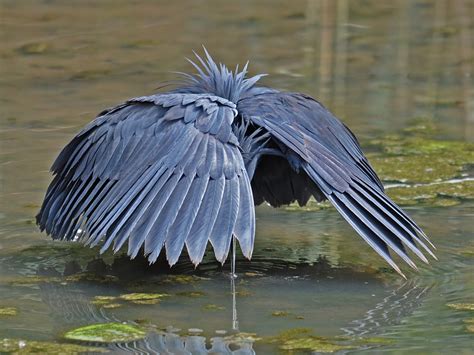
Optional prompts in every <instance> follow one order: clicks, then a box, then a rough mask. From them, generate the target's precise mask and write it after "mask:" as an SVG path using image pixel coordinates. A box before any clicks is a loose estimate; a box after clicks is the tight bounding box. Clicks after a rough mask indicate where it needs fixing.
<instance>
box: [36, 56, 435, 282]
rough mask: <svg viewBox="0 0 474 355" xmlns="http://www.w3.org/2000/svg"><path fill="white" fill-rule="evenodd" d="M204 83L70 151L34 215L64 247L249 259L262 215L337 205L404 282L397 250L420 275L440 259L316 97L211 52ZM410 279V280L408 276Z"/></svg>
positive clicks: (108, 119)
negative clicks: (234, 243)
mask: <svg viewBox="0 0 474 355" xmlns="http://www.w3.org/2000/svg"><path fill="white" fill-rule="evenodd" d="M196 57H197V60H198V64H196V63H194V62H192V61H190V62H191V64H192V65H193V66H194V68H195V69H196V70H197V73H196V74H184V73H181V74H182V75H183V77H184V84H183V85H182V86H181V87H178V88H177V89H174V90H172V91H170V92H167V93H159V94H155V95H151V96H143V97H138V98H134V99H130V100H128V101H126V102H125V103H123V104H121V105H118V106H116V107H114V108H111V109H108V110H105V111H103V112H102V113H101V114H99V116H98V117H97V118H96V119H95V120H94V121H92V122H91V123H89V124H88V125H86V126H85V127H84V128H83V129H82V130H81V131H80V132H79V133H78V134H77V135H76V137H74V138H73V139H72V141H71V142H70V143H69V144H68V145H67V146H66V147H65V148H64V149H63V150H62V152H61V153H60V154H59V156H58V158H57V159H56V161H55V162H54V164H53V166H52V171H53V174H54V175H55V178H54V179H53V181H52V182H51V184H50V186H49V188H48V191H47V193H46V196H45V199H44V202H43V205H42V207H41V210H40V212H39V214H38V216H37V223H38V224H39V226H40V228H41V230H45V231H46V232H47V233H48V234H50V235H52V237H53V238H55V239H63V240H74V241H76V240H78V241H82V242H84V243H85V244H88V245H91V246H94V245H97V244H99V243H102V248H101V251H104V250H106V249H107V248H109V247H110V246H113V249H114V251H117V250H119V249H120V248H121V247H122V246H123V245H124V244H125V243H128V254H129V255H130V257H132V258H134V257H135V256H136V255H137V254H138V253H139V251H140V250H141V249H142V248H143V249H144V253H145V255H148V258H149V260H150V262H154V261H156V259H157V258H158V256H159V255H160V253H161V250H162V249H165V252H166V256H167V259H168V262H169V263H170V265H173V264H174V263H176V262H177V261H178V258H179V256H180V254H181V251H182V249H183V248H184V247H185V246H186V249H187V251H188V255H189V256H190V258H191V260H192V262H193V263H194V264H195V265H197V264H199V263H200V262H201V260H202V258H203V256H204V253H205V250H206V246H207V244H208V241H209V242H210V243H211V244H212V246H213V248H214V253H215V256H216V258H217V260H219V261H220V262H222V263H223V262H224V261H225V260H226V258H227V255H228V252H229V249H230V245H231V239H232V237H233V236H234V237H236V239H237V240H238V241H239V244H240V247H241V249H242V251H243V253H244V255H245V256H246V257H248V258H250V257H251V255H252V250H253V245H254V238H255V209H254V205H258V204H260V203H262V202H264V201H266V202H268V203H269V204H270V205H272V206H275V207H278V206H281V205H285V204H289V203H292V202H295V201H297V202H298V203H299V204H300V205H305V204H306V203H307V201H308V200H309V198H310V197H311V196H314V197H315V198H316V199H317V200H318V201H322V200H323V199H328V200H329V201H330V202H331V203H332V204H333V205H334V206H335V207H336V209H337V211H338V212H339V213H340V214H341V215H342V217H344V218H345V219H346V221H347V222H348V223H349V224H350V225H351V226H352V227H353V228H354V229H355V231H356V232H357V233H358V234H359V235H360V236H361V237H362V238H363V239H364V240H365V241H366V242H367V243H368V244H369V245H370V246H371V247H372V248H373V249H374V250H375V251H376V252H377V253H378V254H379V255H380V256H382V257H383V258H384V259H385V260H386V261H387V262H388V263H389V264H390V265H391V266H392V267H393V268H394V269H395V270H396V271H397V272H399V273H400V274H402V272H401V270H400V268H399V267H398V266H397V265H396V263H395V262H394V261H393V259H392V257H391V255H390V250H392V251H393V252H395V253H396V254H397V255H398V256H399V257H400V258H401V259H402V260H404V261H405V262H406V263H407V264H408V265H410V266H411V267H413V268H416V265H415V263H414V262H413V261H412V260H411V258H410V256H409V255H408V253H407V249H409V250H410V251H411V252H413V253H414V254H415V255H416V256H417V257H418V258H420V259H421V260H422V261H424V262H428V260H427V258H426V257H425V255H424V254H423V252H426V253H428V254H430V255H431V256H433V257H434V254H433V252H432V251H431V249H430V248H432V247H433V245H432V244H431V243H430V242H429V240H428V238H427V237H426V235H425V234H424V233H423V231H422V230H421V228H420V227H418V226H417V224H416V223H415V222H414V221H413V220H412V219H411V218H410V217H409V216H408V215H406V214H405V213H404V212H403V211H402V210H401V209H400V208H399V207H398V206H397V205H396V204H395V203H393V202H392V201H391V200H390V199H389V198H388V197H387V196H386V195H385V193H384V189H383V185H382V183H381V181H380V179H379V178H378V176H377V174H376V173H375V171H374V170H373V169H372V167H371V166H370V164H369V162H368V161H367V159H366V158H365V156H364V154H363V152H362V150H361V148H360V145H359V143H358V141H357V139H356V138H355V136H354V135H353V134H352V132H351V131H350V130H349V129H348V128H347V127H346V126H345V125H344V124H343V123H342V122H341V121H339V120H338V119H337V118H336V117H335V116H334V115H332V114H331V113H330V112H329V111H328V110H327V109H326V108H325V107H324V106H322V105H321V104H320V103H318V102H317V101H316V100H314V99H313V98H311V97H309V96H306V95H303V94H299V93H288V92H281V91H278V90H274V89H270V88H266V87H262V86H257V82H258V80H259V79H260V78H261V77H262V76H263V75H257V76H254V77H249V78H247V76H246V75H247V65H245V66H244V68H243V70H241V71H239V70H238V67H237V68H236V69H235V71H234V72H232V71H230V70H229V69H227V67H226V66H224V65H222V64H217V63H215V62H214V60H213V59H212V58H211V56H210V55H209V53H208V52H207V51H206V50H205V59H202V58H201V57H200V56H198V55H196ZM402 275H403V274H402Z"/></svg>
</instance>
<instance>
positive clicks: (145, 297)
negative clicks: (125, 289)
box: [120, 293, 170, 302]
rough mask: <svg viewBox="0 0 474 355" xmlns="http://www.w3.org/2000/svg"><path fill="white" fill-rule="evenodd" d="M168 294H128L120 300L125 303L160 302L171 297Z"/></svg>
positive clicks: (121, 296)
mask: <svg viewBox="0 0 474 355" xmlns="http://www.w3.org/2000/svg"><path fill="white" fill-rule="evenodd" d="M169 296H170V295H169V294H167V293H126V294H123V295H120V298H121V299H122V300H125V301H131V302H136V301H150V300H160V299H161V298H164V297H169Z"/></svg>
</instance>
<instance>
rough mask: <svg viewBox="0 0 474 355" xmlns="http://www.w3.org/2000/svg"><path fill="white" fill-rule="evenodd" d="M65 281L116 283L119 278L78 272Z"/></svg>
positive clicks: (67, 277)
mask: <svg viewBox="0 0 474 355" xmlns="http://www.w3.org/2000/svg"><path fill="white" fill-rule="evenodd" d="M65 280H66V281H68V282H93V283H102V284H108V283H116V282H117V281H118V277H116V276H113V275H98V274H96V273H92V272H78V273H76V274H73V275H69V276H66V277H65Z"/></svg>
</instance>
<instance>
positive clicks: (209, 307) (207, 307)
mask: <svg viewBox="0 0 474 355" xmlns="http://www.w3.org/2000/svg"><path fill="white" fill-rule="evenodd" d="M202 308H203V309H204V310H206V311H223V310H225V307H223V306H218V305H217V304H206V305H205V306H204V307H202Z"/></svg>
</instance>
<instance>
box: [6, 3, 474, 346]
mask: <svg viewBox="0 0 474 355" xmlns="http://www.w3.org/2000/svg"><path fill="white" fill-rule="evenodd" d="M0 7H1V11H2V15H1V23H0V34H1V38H2V46H1V47H0V72H1V75H0V115H1V116H0V186H1V191H0V206H1V209H0V306H2V305H7V306H15V307H17V308H18V309H19V315H18V316H16V317H13V318H8V319H7V318H4V319H2V321H1V322H0V338H2V337H14V338H25V339H43V340H52V339H58V338H60V337H61V334H62V333H63V332H64V331H66V330H68V329H71V328H73V327H76V326H81V325H85V324H89V323H91V322H103V321H107V320H109V319H110V320H118V321H128V322H133V321H137V320H147V321H150V322H152V323H154V324H156V325H157V326H159V327H162V328H165V327H168V326H173V327H176V328H180V329H182V330H183V331H187V329H189V328H200V329H202V330H203V333H202V334H200V335H199V336H203V337H205V338H206V339H207V342H208V343H209V341H210V339H211V338H216V337H217V338H219V336H218V334H216V333H215V331H216V330H226V331H228V334H231V330H232V308H233V305H232V300H233V298H232V294H231V285H230V281H229V278H228V272H229V270H228V266H227V265H225V266H224V268H223V269H221V268H220V266H219V265H217V264H216V263H215V262H213V261H212V258H209V259H208V260H207V262H206V263H205V264H204V265H202V266H201V267H200V268H198V269H197V270H194V268H193V267H192V265H190V264H189V262H187V261H185V260H183V261H182V262H180V264H178V265H177V266H176V267H175V268H173V269H172V270H171V271H169V270H168V269H167V268H166V267H165V266H163V265H161V268H160V267H155V268H152V269H148V268H147V267H146V266H145V265H144V264H143V263H141V261H140V260H138V261H135V262H128V261H126V260H125V259H123V258H121V257H116V258H114V257H113V256H111V255H106V256H105V257H104V258H103V259H102V258H98V256H97V254H96V251H95V250H92V251H91V250H86V249H84V248H82V247H80V246H74V245H70V244H68V245H66V244H58V243H52V242H50V241H48V239H47V238H46V237H45V236H44V235H40V234H39V233H38V232H37V230H36V228H35V226H34V224H33V223H32V219H33V216H34V214H35V213H36V211H37V208H38V205H39V203H40V201H41V198H42V197H43V193H44V190H45V188H46V186H47V183H48V181H49V180H50V175H49V173H48V172H47V169H48V168H49V166H50V164H51V162H52V159H53V158H54V156H55V155H56V154H57V152H58V151H59V149H60V147H62V146H63V145H64V144H65V143H66V142H67V141H68V140H69V139H70V138H71V135H72V134H73V133H74V132H76V131H77V130H78V129H79V127H81V126H82V125H84V124H85V123H86V122H88V121H89V120H90V119H91V118H92V117H94V115H95V114H96V113H97V112H100V111H101V110H102V109H103V108H104V107H107V106H110V105H114V104H116V103H118V102H120V101H121V100H123V99H126V98H128V97H132V96H137V95H142V94H145V93H150V92H153V91H154V88H156V87H157V86H158V84H159V82H161V81H164V80H169V79H171V78H172V75H171V74H170V73H169V72H170V71H188V70H190V68H189V66H188V65H187V64H186V61H185V60H184V59H183V58H184V57H185V56H189V55H190V54H191V50H192V49H197V50H199V47H200V45H201V43H203V42H204V43H203V44H205V45H206V46H207V47H208V48H209V49H210V50H211V53H212V54H213V55H214V56H215V57H217V58H218V59H219V60H222V61H223V62H225V63H228V64H229V65H234V64H236V63H243V62H245V61H246V60H247V59H250V60H251V65H250V70H251V72H252V73H257V72H265V73H268V74H269V76H268V77H267V78H265V83H266V84H268V85H272V86H276V87H279V88H283V89H288V90H299V91H304V92H307V93H309V94H312V95H314V96H315V97H318V98H319V99H320V100H321V101H322V102H323V103H324V104H325V105H326V106H327V107H329V108H330V109H331V110H332V111H334V112H335V113H336V114H337V115H339V116H340V117H342V118H343V119H344V121H345V122H346V123H347V124H348V125H349V126H350V127H351V128H352V129H353V130H354V131H355V133H356V134H357V135H358V136H360V137H361V141H362V143H363V142H364V140H366V139H369V138H372V137H378V136H380V135H381V134H382V133H389V132H393V131H395V130H398V129H401V128H404V127H405V126H406V125H407V122H409V121H410V120H412V119H413V118H416V117H420V116H422V117H432V118H434V120H435V121H436V123H437V124H438V125H439V126H440V127H441V132H442V133H440V134H439V136H440V137H443V138H449V139H456V140H469V141H472V140H473V137H474V134H473V132H474V113H473V112H474V109H473V105H474V98H473V96H474V94H473V86H474V85H473V83H472V72H473V66H474V65H473V63H474V62H473V55H474V50H473V48H472V44H473V43H474V40H473V35H474V27H473V26H474V23H473V18H474V16H473V12H474V6H473V2H471V1H467V0H465V1H462V0H458V1H448V0H438V1H434V0H433V1H429V0H417V1H396V2H379V1H370V0H366V1H344V0H338V1H329V0H327V1H292V2H291V3H289V2H285V1H281V2H276V1H259V2H253V1H240V2H218V1H211V2H205V3H204V2H195V1H182V2H160V3H156V2H152V1H149V2H148V1H143V2H141V3H140V5H137V4H136V3H129V2H127V1H113V2H112V1H102V2H87V4H86V3H83V2H81V3H77V4H76V5H74V7H72V6H71V5H70V3H69V2H65V1H24V2H16V1H2V2H1V3H0ZM209 9H213V11H209ZM472 207H473V206H472V203H465V204H462V205H460V206H457V207H451V208H445V209H436V208H426V207H424V208H421V207H413V208H411V209H410V210H409V212H410V214H412V215H413V216H414V217H415V219H416V220H417V221H419V222H420V224H421V225H422V226H423V227H424V228H425V229H426V230H427V232H428V234H429V235H430V236H431V238H432V239H433V241H434V242H435V244H436V245H437V247H438V253H437V255H438V257H439V258H440V261H439V262H437V263H434V264H433V265H432V266H431V267H425V266H423V267H422V268H421V272H420V273H419V274H415V273H409V279H410V281H409V282H408V283H404V282H402V280H400V279H398V277H396V276H394V275H393V274H392V273H390V272H387V270H386V269H385V265H384V264H383V263H382V262H381V261H380V260H379V259H378V257H376V256H375V255H374V253H373V252H372V251H371V250H369V248H368V247H367V246H366V245H364V244H363V243H362V242H361V241H360V240H359V239H358V238H357V237H356V236H355V234H354V232H353V231H352V230H350V228H349V227H347V226H346V225H345V224H344V223H343V222H342V220H341V218H340V217H339V216H338V215H337V214H336V213H335V211H334V210H322V211H318V212H288V211H285V210H273V209H270V208H268V207H261V208H259V209H258V215H257V217H258V227H257V228H258V229H257V241H256V247H255V253H254V258H253V260H252V262H247V261H245V260H240V259H239V260H238V264H237V270H238V272H239V278H238V280H237V283H236V285H235V286H236V292H237V294H236V310H237V316H238V320H239V328H240V330H241V331H244V332H255V333H257V336H263V337H265V336H274V335H275V334H277V333H279V332H280V331H284V330H286V329H289V328H296V327H305V328H311V329H314V331H315V332H316V333H317V334H319V335H322V336H337V335H349V336H363V337H371V336H383V337H386V338H389V339H392V340H393V341H394V342H393V344H390V345H385V346H384V347H383V348H378V347H375V348H374V349H372V350H371V349H365V348H362V349H361V350H359V351H360V352H370V351H374V352H377V351H380V350H381V349H383V350H385V351H387V352H390V351H393V352H396V351H411V352H414V353H416V352H417V351H419V350H420V346H423V348H422V349H425V350H426V351H429V350H433V351H443V350H444V351H447V350H449V351H455V350H464V351H465V350H466V349H469V346H470V345H472V344H471V340H472V337H471V338H470V335H469V334H468V333H466V330H465V325H464V323H463V321H464V320H465V318H466V315H465V314H464V313H462V312H456V311H453V310H451V309H449V308H448V307H446V304H447V303H452V302H466V301H467V300H469V298H470V299H472V294H473V293H474V280H473V278H474V277H473V276H472V275H473V274H474V269H473V262H472V260H473V259H472V253H473V245H472V240H473V234H472V231H473V225H472V220H473V219H472V218H473V214H472ZM73 261H76V263H74V262H73ZM88 265H89V266H88ZM94 265H95V266H94ZM87 268H89V272H90V273H92V275H96V276H104V275H111V276H113V277H114V279H112V280H109V281H108V282H106V283H103V282H99V281H98V280H95V281H89V282H85V281H80V282H72V281H68V282H66V284H61V282H56V281H55V282H41V283H40V284H27V285H23V286H14V285H12V282H13V281H12V280H15V279H17V278H18V277H20V276H21V277H24V276H31V275H37V274H42V273H50V274H51V273H56V276H55V277H60V279H61V280H63V279H64V278H67V276H68V275H69V276H70V275H74V274H77V273H78V272H79V270H82V271H84V270H87ZM169 272H171V273H174V274H186V275H197V276H200V277H202V278H204V279H203V280H200V281H199V282H196V283H193V284H179V283H178V284H173V283H171V284H170V283H163V282H162V280H163V278H165V277H166V275H167V274H168V273H169ZM246 273H247V275H246ZM65 274H66V275H65ZM115 278H118V279H115ZM193 290H194V291H195V290H198V291H200V292H204V294H205V295H204V296H202V297H196V298H192V297H183V296H176V294H178V293H182V292H190V291H193ZM132 291H133V292H139V291H141V292H168V293H170V294H172V295H174V296H173V299H172V300H165V301H163V302H161V304H159V305H132V304H127V305H124V306H123V307H121V308H117V309H104V308H101V307H97V306H95V305H93V304H91V303H90V301H91V300H92V299H93V298H94V296H97V295H120V294H123V293H127V292H132ZM239 292H240V295H239ZM206 305H215V306H216V307H217V309H206V308H205V307H206ZM219 307H224V308H223V309H221V308H219ZM211 308H212V307H211ZM273 312H287V315H285V316H273V315H272V313H273ZM298 317H300V318H301V317H303V318H304V319H300V318H298ZM160 334H161V335H160ZM167 334H168V338H169V339H170V340H169V341H170V342H173V341H174V342H175V343H176V342H177V340H176V338H175V337H174V336H173V335H170V332H168V333H167ZM179 334H181V333H179ZM160 336H163V333H156V334H155V335H154V336H150V337H149V338H148V339H149V344H153V346H161V345H159V343H160V342H159V340H160V339H159V337H160ZM452 337H456V342H455V343H453V341H452ZM173 339H174V340H173ZM191 340H195V341H197V342H200V341H201V340H202V339H201V338H199V339H197V338H192V339H191ZM178 343H179V342H178ZM217 343H218V341H217ZM219 344H220V343H219ZM208 345H209V344H208ZM129 346H135V347H137V348H144V347H146V346H152V345H146V344H145V343H139V344H138V343H137V344H135V345H133V344H132V345H129ZM183 346H184V345H183ZM253 348H254V349H256V350H257V351H258V350H261V351H262V352H269V351H271V350H275V345H269V344H261V343H259V342H256V343H255V344H254V345H253ZM427 349H428V350H427Z"/></svg>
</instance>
